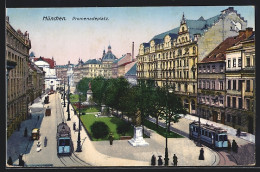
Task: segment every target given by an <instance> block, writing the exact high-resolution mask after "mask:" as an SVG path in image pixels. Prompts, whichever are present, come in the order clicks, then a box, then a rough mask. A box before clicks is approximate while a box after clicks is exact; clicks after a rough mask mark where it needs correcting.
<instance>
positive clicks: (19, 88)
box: [5, 17, 31, 137]
mask: <svg viewBox="0 0 260 172" xmlns="http://www.w3.org/2000/svg"><path fill="white" fill-rule="evenodd" d="M5 24H6V27H5V28H6V40H5V41H6V61H7V70H8V76H7V77H8V78H7V136H8V137H9V136H10V135H11V134H12V133H13V131H14V130H15V129H16V128H17V126H18V124H19V123H21V121H23V120H24V119H26V118H27V112H28V103H29V96H28V95H27V86H28V76H29V69H28V61H29V50H30V49H31V41H30V39H29V33H27V31H26V32H25V33H22V32H21V30H19V29H18V30H17V31H16V30H15V29H14V28H13V27H12V26H11V25H10V23H9V18H8V17H6V21H5ZM11 68H13V69H12V70H10V69H11Z"/></svg>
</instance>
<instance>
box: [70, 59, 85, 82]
mask: <svg viewBox="0 0 260 172" xmlns="http://www.w3.org/2000/svg"><path fill="white" fill-rule="evenodd" d="M83 65H84V62H83V61H82V59H79V60H78V64H76V65H75V66H74V68H73V74H74V85H77V84H78V83H79V81H80V80H81V79H82V78H83V77H84V73H85V71H86V68H85V67H84V66H83Z"/></svg>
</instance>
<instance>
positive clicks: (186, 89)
mask: <svg viewBox="0 0 260 172" xmlns="http://www.w3.org/2000/svg"><path fill="white" fill-rule="evenodd" d="M187 91H188V85H187V84H185V92H187Z"/></svg>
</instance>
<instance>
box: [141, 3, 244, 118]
mask: <svg viewBox="0 0 260 172" xmlns="http://www.w3.org/2000/svg"><path fill="white" fill-rule="evenodd" d="M246 25H247V21H246V20H244V18H243V17H241V16H240V14H238V13H237V11H236V10H234V8H233V7H230V8H228V9H225V10H223V11H221V14H219V15H216V16H214V17H211V18H209V19H207V20H205V19H204V18H203V17H200V18H199V19H198V20H186V19H185V17H184V14H183V16H182V19H181V22H180V27H177V28H174V29H172V30H170V31H167V32H164V33H161V34H159V35H156V36H154V37H153V38H152V39H151V40H150V41H149V43H142V44H141V45H140V48H139V54H138V56H137V59H138V60H137V77H138V80H140V79H145V80H146V79H152V80H154V81H155V84H156V85H157V86H163V85H165V84H168V85H171V86H173V87H175V92H176V94H179V95H180V97H181V99H182V101H183V105H184V107H185V108H186V109H187V111H188V112H189V113H190V114H196V104H197V97H196V94H197V62H200V61H201V60H202V59H203V58H204V57H205V56H206V55H207V54H209V53H210V52H211V51H212V50H213V49H214V48H215V47H217V45H219V44H220V43H221V42H223V41H224V40H225V39H226V38H228V37H230V36H235V35H237V34H238V30H240V29H245V28H246Z"/></svg>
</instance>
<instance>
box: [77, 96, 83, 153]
mask: <svg viewBox="0 0 260 172" xmlns="http://www.w3.org/2000/svg"><path fill="white" fill-rule="evenodd" d="M78 95H79V132H78V141H77V150H76V152H82V149H81V143H80V142H81V141H80V128H81V126H80V108H81V95H82V93H81V92H78Z"/></svg>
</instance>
